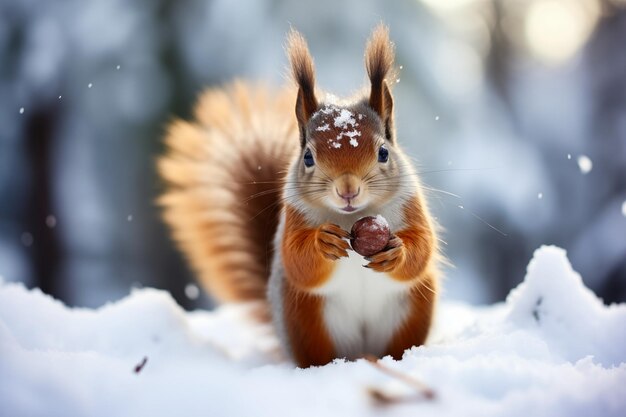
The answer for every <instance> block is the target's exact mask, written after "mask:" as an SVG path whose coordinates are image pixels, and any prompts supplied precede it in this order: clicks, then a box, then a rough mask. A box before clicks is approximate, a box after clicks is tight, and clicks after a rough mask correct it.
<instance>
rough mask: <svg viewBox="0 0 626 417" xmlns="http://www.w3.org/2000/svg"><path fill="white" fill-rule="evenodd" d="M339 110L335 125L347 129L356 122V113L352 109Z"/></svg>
mask: <svg viewBox="0 0 626 417" xmlns="http://www.w3.org/2000/svg"><path fill="white" fill-rule="evenodd" d="M337 110H338V111H339V115H338V116H336V117H335V127H338V128H340V129H346V128H347V127H348V126H354V125H355V124H356V120H355V118H354V114H353V113H352V112H351V111H350V110H348V109H341V110H339V109H337Z"/></svg>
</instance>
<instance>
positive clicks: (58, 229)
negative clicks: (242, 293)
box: [0, 0, 626, 308]
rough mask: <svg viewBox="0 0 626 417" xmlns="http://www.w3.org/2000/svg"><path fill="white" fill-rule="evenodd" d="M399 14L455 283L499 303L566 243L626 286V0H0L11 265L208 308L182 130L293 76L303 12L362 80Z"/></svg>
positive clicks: (76, 283)
mask: <svg viewBox="0 0 626 417" xmlns="http://www.w3.org/2000/svg"><path fill="white" fill-rule="evenodd" d="M381 20H382V21H384V22H386V23H387V24H388V25H389V26H390V29H391V36H392V38H393V39H394V41H395V43H396V48H397V65H398V66H400V68H401V69H400V75H399V79H398V80H396V81H397V83H396V84H395V89H394V90H395V98H396V116H397V127H398V133H399V138H400V141H401V143H402V144H403V145H404V147H405V149H407V150H408V152H409V153H410V154H411V155H412V156H413V157H414V158H415V159H416V160H417V161H418V162H419V166H420V171H423V172H424V174H423V176H422V178H423V180H424V182H425V184H426V185H427V186H428V187H432V188H435V189H438V190H444V191H445V192H447V193H451V194H447V193H444V192H440V191H430V192H429V195H430V201H431V205H432V209H433V211H434V213H435V215H436V216H437V217H438V218H439V221H440V222H441V224H442V225H443V226H444V227H445V229H446V231H445V233H444V234H443V235H442V238H443V240H444V241H445V243H446V244H445V245H444V250H445V253H446V254H447V256H448V257H449V258H450V260H451V262H452V263H453V264H454V265H455V267H454V268H448V269H447V272H446V275H447V279H446V282H445V285H444V286H445V294H444V296H445V297H447V298H452V299H460V300H466V301H468V302H471V303H488V302H493V301H497V300H501V299H503V297H504V296H506V294H507V293H508V291H509V289H510V288H512V287H513V286H515V285H516V284H517V283H518V282H519V281H521V280H522V278H523V276H524V273H525V267H526V265H527V263H528V261H529V259H530V257H531V255H532V252H533V250H534V249H536V248H537V247H538V246H539V245H541V244H556V245H560V246H562V247H564V248H565V249H567V250H568V253H569V256H570V259H571V261H572V263H573V265H574V267H575V269H577V270H578V271H579V272H580V273H581V274H582V276H583V278H584V281H585V283H586V284H587V285H588V286H590V287H591V288H592V289H593V290H594V291H596V292H597V293H598V294H599V295H600V296H601V297H603V298H604V299H605V301H607V302H611V301H620V300H621V301H624V300H626V203H624V202H625V201H626V0H421V1H419V0H396V1H375V0H348V1H341V2H338V1H332V0H317V1H314V2H294V1H291V2H289V1H284V0H245V1H230V0H176V1H174V0H152V1H144V2H142V1H127V0H89V1H84V0H19V1H15V0H0V276H2V277H3V279H4V280H5V281H22V282H24V283H26V285H28V286H29V287H34V286H38V287H40V288H42V289H43V290H44V291H45V292H47V293H50V294H53V295H54V296H55V297H59V298H61V299H62V300H64V301H66V302H67V303H69V304H70V305H77V306H99V305H102V304H103V303H105V302H106V301H109V300H115V299H119V298H121V297H123V296H124V295H126V294H127V293H128V292H129V289H130V288H131V287H137V286H154V287H157V288H163V289H167V290H169V291H171V292H172V294H173V295H174V296H175V297H176V299H177V300H178V302H180V303H181V304H182V305H184V306H186V307H187V308H194V307H198V306H203V307H206V306H208V305H210V301H209V300H208V299H207V298H206V297H205V296H202V295H201V296H200V297H199V298H197V291H196V288H195V287H190V286H188V284H189V283H191V282H192V281H193V278H192V276H191V273H190V271H189V270H188V268H187V266H186V264H185V262H184V261H183V259H182V257H181V255H180V254H179V253H178V252H177V251H176V249H175V248H174V246H173V244H172V242H171V241H170V239H169V235H168V231H167V230H166V229H165V227H164V225H163V224H162V223H161V221H160V218H159V208H158V207H157V205H156V204H155V199H156V196H157V195H158V194H159V192H160V190H161V189H162V188H161V187H162V184H161V183H160V181H159V179H158V178H157V176H156V172H155V164H154V162H155V159H156V158H157V156H158V155H159V154H160V153H161V152H162V143H161V138H162V136H163V131H164V127H165V125H166V123H167V122H168V121H169V120H171V118H172V117H183V118H189V117H190V114H191V109H192V106H193V103H194V101H195V98H196V97H197V96H198V94H199V92H200V91H201V90H202V89H203V88H205V87H207V86H215V85H220V84H222V83H225V82H228V81H229V80H231V79H233V78H234V77H240V78H249V79H254V80H267V81H268V82H270V83H273V84H276V85H280V84H281V83H283V82H284V80H285V74H286V70H285V68H286V64H287V62H286V58H285V56H284V52H283V43H284V37H285V34H286V32H287V31H288V29H289V27H290V25H293V26H294V27H296V28H298V29H299V30H300V31H302V32H303V33H304V34H305V36H306V37H307V38H308V40H309V44H310V47H311V51H312V53H313V55H314V57H315V60H316V65H317V70H318V80H319V85H320V86H321V87H322V88H324V89H327V90H330V91H333V92H334V93H336V94H349V93H351V92H352V91H354V90H355V89H357V88H359V87H360V86H361V85H362V83H363V82H365V79H366V78H365V71H364V66H363V48H364V43H365V40H366V38H367V36H368V35H369V32H370V31H371V29H372V28H373V27H374V25H375V24H376V23H377V22H379V21H381ZM216 151H219V149H216Z"/></svg>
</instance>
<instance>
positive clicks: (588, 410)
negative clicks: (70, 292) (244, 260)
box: [0, 246, 626, 417]
mask: <svg viewBox="0 0 626 417" xmlns="http://www.w3.org/2000/svg"><path fill="white" fill-rule="evenodd" d="M254 308H256V306H255V305H253V304H249V305H226V306H223V307H221V308H219V309H217V310H215V311H213V312H207V311H195V312H185V311H184V310H182V309H181V308H180V307H179V306H178V305H176V303H175V302H174V301H173V300H172V298H171V296H170V295H169V294H168V293H166V292H163V291H158V290H154V289H141V290H134V291H133V292H132V293H131V294H130V295H129V296H128V297H126V298H125V299H123V300H121V301H118V302H115V303H111V304H108V305H105V306H104V307H101V308H99V309H95V310H92V309H70V308H68V307H66V306H64V305H63V304H62V303H60V302H59V301H56V300H54V299H52V298H51V297H49V296H47V295H44V294H43V293H42V292H41V291H39V290H37V289H35V290H27V289H26V288H25V287H23V286H22V285H20V284H8V283H0V370H1V371H0V414H1V415H11V416H39V415H41V416H43V415H46V416H82V415H89V416H107V417H109V416H143V415H150V416H154V417H157V416H166V415H185V416H196V415H207V416H208V415H215V416H225V415H228V416H243V415H254V416H291V415H299V416H320V415H323V416H364V415H377V414H385V415H386V416H415V415H419V416H452V415H456V416H458V415H462V416H500V415H507V416H529V415H531V416H533V417H535V416H537V417H539V416H562V415H581V416H583V415H584V416H600V415H602V416H623V415H624V414H625V412H626V363H625V361H626V326H624V323H625V322H626V304H620V305H612V306H605V305H604V304H603V303H602V302H601V300H599V299H598V298H597V297H596V296H595V295H594V294H593V293H592V292H591V291H590V290H588V289H587V288H586V287H585V286H584V284H583V282H582V279H581V277H580V276H579V275H578V274H577V273H576V272H574V271H573V270H572V267H571V265H570V264H569V261H568V259H567V257H566V254H565V251H564V250H562V249H559V248H557V247H552V246H548V247H542V248H540V249H538V250H537V251H536V252H535V255H534V257H533V259H532V261H531V262H530V264H529V266H528V271H527V274H526V277H525V279H524V282H523V283H522V284H520V285H519V286H518V287H517V288H516V289H515V290H513V291H512V292H511V294H510V295H509V296H508V298H507V300H506V302H504V303H501V304H496V305H492V306H487V307H471V306H469V305H466V304H460V303H454V302H450V301H448V302H443V303H442V304H441V305H440V307H439V313H438V316H437V318H436V323H435V328H434V331H433V334H432V337H431V340H430V341H429V343H428V345H427V346H425V347H418V348H417V347H414V348H412V349H410V350H408V351H407V352H406V353H405V355H404V357H403V359H402V360H401V361H393V360H392V359H391V358H384V359H383V360H381V361H380V362H378V365H377V366H374V365H373V364H372V363H370V362H368V361H366V360H359V361H356V362H346V361H343V360H337V361H335V362H334V363H333V364H330V365H327V366H324V367H319V368H311V369H295V368H294V367H293V365H291V364H289V363H285V362H283V361H282V360H281V358H280V354H279V352H278V349H277V347H278V345H277V341H276V339H275V337H274V336H273V334H272V332H271V328H270V327H269V326H266V325H260V324H253V323H252V322H251V321H249V320H246V317H247V316H248V314H250V312H251V311H252V310H253V309H254ZM394 372H395V373H396V374H398V373H399V375H394ZM405 379H406V380H408V382H409V383H407V382H405V381H404V380H405ZM420 384H421V385H420ZM423 385H425V386H427V387H428V388H427V389H429V390H432V392H433V393H434V398H433V399H430V400H429V399H428V398H426V397H425V396H424V392H425V390H426V388H424V387H423ZM381 400H386V401H381Z"/></svg>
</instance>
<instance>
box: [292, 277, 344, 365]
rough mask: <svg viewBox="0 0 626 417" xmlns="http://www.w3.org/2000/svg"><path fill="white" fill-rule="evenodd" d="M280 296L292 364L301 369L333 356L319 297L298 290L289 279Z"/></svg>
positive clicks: (325, 361) (327, 360)
mask: <svg viewBox="0 0 626 417" xmlns="http://www.w3.org/2000/svg"><path fill="white" fill-rule="evenodd" d="M283 297H284V314H285V324H286V328H287V334H288V336H289V340H290V345H291V354H292V356H293V358H294V360H295V361H296V363H297V364H298V365H299V366H301V367H303V368H304V367H308V366H321V365H325V364H327V363H329V362H331V361H332V360H333V359H335V358H336V354H335V347H334V346H333V343H332V341H331V340H330V337H329V335H328V331H327V330H326V326H325V324H324V321H323V319H322V317H323V316H322V309H323V304H324V300H323V298H322V297H320V296H317V295H314V294H311V293H308V292H304V291H301V290H300V289H298V288H295V287H294V286H292V284H291V282H289V281H288V282H287V283H286V285H285V288H284V292H283Z"/></svg>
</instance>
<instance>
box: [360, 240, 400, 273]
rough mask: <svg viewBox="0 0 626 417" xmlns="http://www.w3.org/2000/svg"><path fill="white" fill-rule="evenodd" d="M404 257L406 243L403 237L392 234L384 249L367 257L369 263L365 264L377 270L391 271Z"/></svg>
mask: <svg viewBox="0 0 626 417" xmlns="http://www.w3.org/2000/svg"><path fill="white" fill-rule="evenodd" d="M403 258H404V245H403V244H402V239H400V238H399V237H397V236H392V237H391V239H390V240H389V243H388V244H387V246H386V247H385V248H384V249H383V250H381V251H380V252H378V253H377V254H375V255H372V256H370V257H367V258H365V259H366V260H368V261H369V263H368V264H367V265H364V266H365V267H366V268H370V269H373V270H374V271H377V272H391V271H393V270H394V269H395V268H396V267H397V266H398V265H399V264H400V263H401V262H402V260H403Z"/></svg>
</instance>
